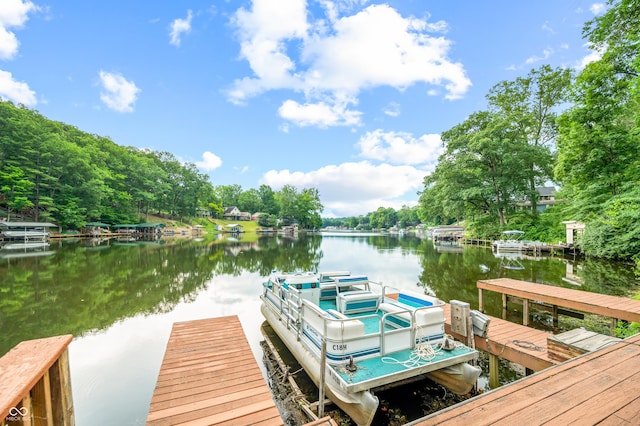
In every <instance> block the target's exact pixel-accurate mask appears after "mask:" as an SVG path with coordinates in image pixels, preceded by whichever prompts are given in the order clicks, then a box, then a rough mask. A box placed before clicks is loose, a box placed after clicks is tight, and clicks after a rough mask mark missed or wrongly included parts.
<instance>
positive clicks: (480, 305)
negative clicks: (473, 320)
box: [478, 288, 484, 312]
mask: <svg viewBox="0 0 640 426" xmlns="http://www.w3.org/2000/svg"><path fill="white" fill-rule="evenodd" d="M478 310H479V311H480V312H484V303H483V302H482V289H481V288H479V289H478Z"/></svg>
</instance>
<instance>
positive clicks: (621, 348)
mask: <svg viewBox="0 0 640 426" xmlns="http://www.w3.org/2000/svg"><path fill="white" fill-rule="evenodd" d="M639 382H640V335H636V336H633V337H630V338H628V339H625V340H623V341H622V342H620V343H617V344H615V345H612V346H609V347H606V348H604V349H600V350H598V351H595V352H590V353H588V354H585V355H582V356H580V357H578V358H574V359H572V360H569V361H566V362H564V363H562V364H558V365H556V366H554V367H551V368H548V369H546V370H544V371H541V372H539V373H536V374H534V375H532V376H529V377H526V378H524V379H521V380H519V381H516V382H513V383H511V384H508V385H505V386H502V387H501V388H499V389H496V390H493V391H490V392H488V393H485V394H482V395H480V396H477V397H475V398H472V399H469V400H467V401H465V402H462V403H460V404H457V405H455V406H453V407H450V408H448V409H445V410H443V411H440V412H438V413H435V414H432V415H430V416H428V417H425V418H423V419H420V420H419V421H416V422H413V423H412V424H413V425H424V426H426V425H430V426H431V425H470V424H473V425H509V426H510V425H525V424H526V425H542V424H544V425H562V426H564V425H568V424H578V425H595V424H599V425H605V424H606V425H637V424H640V388H639V387H638V383H639Z"/></svg>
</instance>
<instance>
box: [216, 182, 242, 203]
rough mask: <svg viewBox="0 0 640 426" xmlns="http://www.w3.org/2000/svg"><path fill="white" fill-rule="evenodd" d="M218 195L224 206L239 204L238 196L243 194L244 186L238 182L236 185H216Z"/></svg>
mask: <svg viewBox="0 0 640 426" xmlns="http://www.w3.org/2000/svg"><path fill="white" fill-rule="evenodd" d="M215 191H216V196H217V197H218V198H219V199H220V201H221V202H222V205H223V206H224V207H233V206H236V207H237V206H238V197H240V194H242V186H240V185H238V184H234V185H219V186H216V187H215Z"/></svg>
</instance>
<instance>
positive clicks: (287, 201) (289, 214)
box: [276, 185, 298, 225]
mask: <svg viewBox="0 0 640 426" xmlns="http://www.w3.org/2000/svg"><path fill="white" fill-rule="evenodd" d="M297 198H298V191H297V190H296V188H295V187H294V186H293V185H285V186H283V187H282V189H281V190H280V191H278V192H276V200H277V201H278V205H279V207H280V209H279V215H280V219H282V221H283V223H284V224H285V225H289V224H291V223H293V221H294V220H295V219H296V217H297V216H298V206H297Z"/></svg>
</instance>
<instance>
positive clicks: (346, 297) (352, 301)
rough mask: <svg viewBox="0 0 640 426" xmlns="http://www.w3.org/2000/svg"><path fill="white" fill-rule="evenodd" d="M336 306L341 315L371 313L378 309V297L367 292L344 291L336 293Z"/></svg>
mask: <svg viewBox="0 0 640 426" xmlns="http://www.w3.org/2000/svg"><path fill="white" fill-rule="evenodd" d="M336 304H337V305H338V310H339V311H340V312H341V313H343V314H355V313H358V312H371V311H376V310H377V309H378V306H379V304H380V296H378V295H377V294H376V293H374V292H372V291H368V290H356V291H345V292H343V293H338V297H337V300H336Z"/></svg>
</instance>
